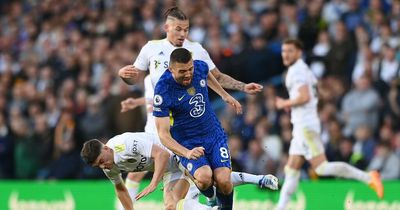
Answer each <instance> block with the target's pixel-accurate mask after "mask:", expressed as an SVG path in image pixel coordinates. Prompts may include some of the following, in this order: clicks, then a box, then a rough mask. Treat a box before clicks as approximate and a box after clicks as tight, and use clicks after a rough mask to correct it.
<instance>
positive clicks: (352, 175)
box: [315, 161, 370, 184]
mask: <svg viewBox="0 0 400 210" xmlns="http://www.w3.org/2000/svg"><path fill="white" fill-rule="evenodd" d="M315 172H316V173H317V174H318V175H319V176H336V177H343V178H346V179H355V180H358V181H361V182H364V183H366V184H368V182H369V181H370V176H369V174H368V173H366V172H364V171H361V170H360V169H358V168H356V167H354V166H351V165H349V164H347V163H344V162H327V161H325V162H323V163H321V164H320V165H319V166H318V167H317V168H316V169H315Z"/></svg>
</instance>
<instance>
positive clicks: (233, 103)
mask: <svg viewBox="0 0 400 210" xmlns="http://www.w3.org/2000/svg"><path fill="white" fill-rule="evenodd" d="M207 83H208V86H209V87H210V88H211V89H213V90H214V91H215V92H216V93H217V94H218V95H219V96H221V98H222V99H223V100H224V101H225V102H226V103H228V104H230V105H231V106H233V107H234V108H235V110H236V113H237V114H241V113H242V105H240V103H239V101H237V100H236V99H235V98H233V97H232V96H231V95H230V94H229V93H227V92H226V91H225V90H224V89H223V88H222V87H221V85H220V84H219V83H218V81H217V80H216V79H215V77H214V76H213V74H211V73H208V75H207Z"/></svg>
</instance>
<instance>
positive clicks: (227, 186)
mask: <svg viewBox="0 0 400 210" xmlns="http://www.w3.org/2000/svg"><path fill="white" fill-rule="evenodd" d="M217 186H218V190H219V191H220V192H221V193H222V194H225V195H228V194H230V193H231V192H232V190H233V185H232V182H230V181H229V180H224V181H220V182H217Z"/></svg>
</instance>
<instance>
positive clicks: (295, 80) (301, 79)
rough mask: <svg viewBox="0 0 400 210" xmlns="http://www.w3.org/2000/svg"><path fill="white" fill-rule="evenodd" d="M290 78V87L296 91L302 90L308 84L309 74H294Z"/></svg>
mask: <svg viewBox="0 0 400 210" xmlns="http://www.w3.org/2000/svg"><path fill="white" fill-rule="evenodd" d="M292 73H293V74H291V75H290V76H291V77H290V86H291V87H292V88H294V89H298V88H300V87H301V86H302V85H305V84H308V83H309V81H308V79H307V74H306V73H304V72H302V71H296V72H292Z"/></svg>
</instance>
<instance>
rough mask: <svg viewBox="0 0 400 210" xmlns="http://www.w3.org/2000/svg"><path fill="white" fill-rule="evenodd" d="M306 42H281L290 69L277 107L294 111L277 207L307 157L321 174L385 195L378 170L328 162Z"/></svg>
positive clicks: (295, 181) (289, 192) (294, 185)
mask: <svg viewBox="0 0 400 210" xmlns="http://www.w3.org/2000/svg"><path fill="white" fill-rule="evenodd" d="M302 49H303V45H302V43H301V42H300V41H299V40H296V39H289V40H286V41H285V42H284V43H283V45H282V59H283V63H284V65H285V66H287V67H288V71H287V74H286V78H285V86H286V88H287V90H288V92H289V99H283V98H279V97H277V98H276V106H277V108H278V109H285V110H286V111H288V110H289V109H290V110H291V123H292V125H293V132H292V134H293V139H292V141H291V142H290V148H289V159H288V162H287V163H286V166H285V169H284V170H285V182H284V184H283V186H282V188H281V193H280V198H279V202H278V204H277V209H279V210H280V209H285V207H286V205H287V203H288V202H289V200H290V197H291V195H292V194H293V192H295V190H296V188H297V185H298V182H299V178H300V168H301V167H302V165H303V163H304V160H307V161H308V162H309V163H310V164H311V167H312V168H313V169H314V170H315V172H316V173H317V174H318V175H319V176H336V177H343V178H349V179H356V180H359V181H361V182H364V183H367V184H369V185H370V186H371V187H372V189H374V190H375V191H376V193H377V195H378V197H379V198H382V197H383V185H382V182H381V180H380V178H379V173H378V172H376V171H373V172H370V173H369V174H368V173H366V172H364V171H361V170H359V169H357V168H355V167H353V166H351V165H349V164H347V163H344V162H328V161H327V159H326V156H325V152H324V147H323V145H322V142H321V140H320V134H321V123H320V120H319V117H318V112H317V104H318V95H317V89H316V88H317V79H316V77H315V76H314V75H313V73H312V71H311V70H310V69H309V67H308V66H307V64H306V63H305V62H304V61H303V60H302V59H301V57H302Z"/></svg>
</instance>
